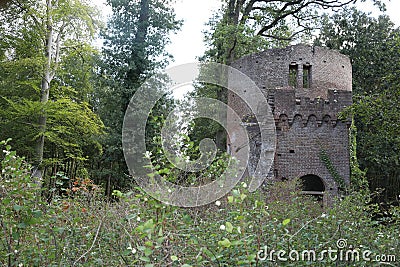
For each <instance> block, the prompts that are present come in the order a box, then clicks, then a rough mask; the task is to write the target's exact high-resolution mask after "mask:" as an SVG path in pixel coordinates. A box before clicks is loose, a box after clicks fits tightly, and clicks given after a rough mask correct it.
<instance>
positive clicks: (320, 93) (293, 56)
mask: <svg viewBox="0 0 400 267" xmlns="http://www.w3.org/2000/svg"><path fill="white" fill-rule="evenodd" d="M232 67H234V68H236V69H238V70H239V71H241V72H243V73H244V74H246V75H247V76H249V77H250V78H251V79H252V80H253V81H254V82H255V83H256V85H257V86H258V87H259V88H260V90H261V91H262V93H263V95H264V97H265V98H266V100H267V102H268V104H269V105H270V108H271V110H272V113H273V117H274V120H275V127H276V134H277V138H276V140H277V141H276V150H275V156H274V164H273V167H272V168H271V170H270V171H269V172H268V173H265V177H267V178H269V179H278V180H284V179H293V178H301V179H302V181H303V191H304V192H305V193H307V194H312V195H317V196H319V197H320V198H321V199H324V200H325V201H329V200H330V199H331V198H332V196H334V195H337V193H338V192H339V190H340V189H342V188H343V187H344V186H345V185H346V184H349V183H350V153H349V126H350V121H349V120H344V121H342V120H340V119H339V118H338V116H339V113H340V112H341V111H342V110H343V109H344V108H345V107H348V106H350V105H351V104H352V70H351V63H350V59H349V58H348V57H347V56H345V55H342V54H340V53H339V52H337V51H335V50H330V49H327V48H322V47H311V46H307V45H294V46H289V47H286V48H283V49H271V50H267V51H264V52H260V53H257V54H253V55H249V56H246V57H243V58H241V59H239V60H237V61H235V62H234V63H233V64H232ZM228 104H229V106H230V107H232V108H233V109H234V110H235V112H237V113H238V114H239V115H240V116H241V117H242V123H243V124H244V125H245V126H246V129H247V131H248V133H249V136H251V137H252V138H251V141H250V143H249V146H250V151H251V157H250V162H249V164H248V173H249V174H250V175H251V173H252V171H254V161H256V160H257V154H259V153H260V148H261V145H262V144H261V141H260V139H259V138H257V130H258V131H259V128H258V127H255V126H256V125H257V123H259V122H256V121H253V118H254V116H252V112H251V111H250V109H249V107H248V106H247V105H246V104H245V103H244V102H243V101H242V100H241V99H240V98H239V97H238V96H237V95H235V94H233V93H230V94H229V96H228ZM228 124H229V122H228ZM231 127H233V128H234V127H235V126H234V125H231ZM228 142H230V141H228ZM229 146H232V147H233V146H235V144H234V143H233V142H231V143H229ZM239 160H240V159H239Z"/></svg>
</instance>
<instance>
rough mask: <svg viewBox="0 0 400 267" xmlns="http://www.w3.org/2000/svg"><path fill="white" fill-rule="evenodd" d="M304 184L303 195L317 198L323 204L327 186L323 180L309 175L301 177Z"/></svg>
mask: <svg viewBox="0 0 400 267" xmlns="http://www.w3.org/2000/svg"><path fill="white" fill-rule="evenodd" d="M300 180H301V182H302V185H303V187H302V190H303V194H306V195H310V196H313V197H315V198H316V199H317V200H318V201H321V202H323V200H324V192H325V185H324V182H323V181H322V179H321V178H320V177H319V176H317V175H314V174H308V175H304V176H302V177H300Z"/></svg>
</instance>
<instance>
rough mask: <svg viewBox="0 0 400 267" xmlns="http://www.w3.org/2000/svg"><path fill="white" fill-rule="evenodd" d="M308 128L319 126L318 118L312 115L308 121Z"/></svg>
mask: <svg viewBox="0 0 400 267" xmlns="http://www.w3.org/2000/svg"><path fill="white" fill-rule="evenodd" d="M307 126H317V116H315V115H314V114H311V115H310V116H308V119H307Z"/></svg>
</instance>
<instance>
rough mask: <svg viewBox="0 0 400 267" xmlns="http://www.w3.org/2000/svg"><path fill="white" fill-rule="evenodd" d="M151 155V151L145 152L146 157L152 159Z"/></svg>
mask: <svg viewBox="0 0 400 267" xmlns="http://www.w3.org/2000/svg"><path fill="white" fill-rule="evenodd" d="M151 155H152V153H151V151H146V153H145V154H144V157H145V158H146V159H150V157H151Z"/></svg>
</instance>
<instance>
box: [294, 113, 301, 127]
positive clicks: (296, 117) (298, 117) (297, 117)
mask: <svg viewBox="0 0 400 267" xmlns="http://www.w3.org/2000/svg"><path fill="white" fill-rule="evenodd" d="M292 125H293V126H297V127H303V116H302V115H300V114H296V115H294V117H293V122H292Z"/></svg>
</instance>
